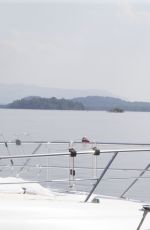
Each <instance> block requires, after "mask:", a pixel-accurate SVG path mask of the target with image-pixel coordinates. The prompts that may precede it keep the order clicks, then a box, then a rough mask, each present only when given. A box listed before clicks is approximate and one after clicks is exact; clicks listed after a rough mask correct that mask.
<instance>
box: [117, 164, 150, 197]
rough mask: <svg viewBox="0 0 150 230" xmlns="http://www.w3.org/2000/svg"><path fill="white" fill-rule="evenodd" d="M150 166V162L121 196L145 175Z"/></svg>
mask: <svg viewBox="0 0 150 230" xmlns="http://www.w3.org/2000/svg"><path fill="white" fill-rule="evenodd" d="M149 168H150V163H149V164H148V165H147V166H146V167H145V169H143V171H142V172H141V173H140V175H139V176H138V178H136V179H135V180H134V181H133V182H132V183H131V184H130V185H129V186H128V187H127V189H126V190H125V191H124V192H123V193H122V194H121V196H120V197H121V198H123V197H124V195H125V194H126V193H127V192H128V191H129V189H130V188H132V187H133V185H134V184H135V183H136V182H137V181H138V180H139V179H140V178H141V177H142V176H143V175H144V173H145V172H146V171H147V170H148V169H149Z"/></svg>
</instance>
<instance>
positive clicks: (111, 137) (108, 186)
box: [0, 110, 150, 200]
mask: <svg viewBox="0 0 150 230" xmlns="http://www.w3.org/2000/svg"><path fill="white" fill-rule="evenodd" d="M0 133H1V134H3V136H1V139H0V140H4V139H5V140H12V139H14V138H20V139H22V140H35V139H36V140H49V141H52V140H81V138H82V137H83V136H87V137H88V138H89V139H90V140H97V141H106V142H121V141H123V142H128V141H129V142H137V143H138V142H148V143H150V113H133V112H125V113H118V114H116V113H108V112H91V111H90V112H87V111H41V110H0ZM15 151H16V150H15ZM22 151H24V150H22ZM43 151H46V150H45V149H43ZM1 154H4V152H3V149H2V148H1ZM109 158H110V155H107V156H100V158H99V159H98V160H97V165H98V167H104V166H105V165H106V162H107V160H108V159H109ZM84 159H85V158H84ZM84 159H83V157H79V158H77V159H76V165H78V166H89V167H90V166H91V162H92V161H95V159H92V158H90V159H89V157H88V158H87V159H86V160H84ZM66 162H67V163H66ZM149 162H150V154H149V153H142V154H137V153H134V154H126V155H125V154H124V155H123V154H122V155H121V156H119V157H118V158H117V160H116V161H115V163H114V164H113V165H112V167H118V168H120V167H125V168H130V167H131V168H133V167H134V168H144V167H145V166H146V165H147V164H148V163H149ZM15 163H18V164H19V163H20V162H19V161H16V162H15ZM34 163H35V162H34ZM30 164H31V163H30ZM41 164H44V163H43V162H42V163H41ZM45 164H49V165H68V158H67V159H66V158H65V157H64V158H63V159H61V160H59V159H49V161H48V163H47V161H46V162H45ZM37 165H39V162H37ZM8 168H9V169H8V170H7V171H6V170H4V172H3V171H2V172H1V175H2V176H6V175H7V176H9V175H14V174H15V173H17V170H18V169H17V170H16V169H15V170H14V168H12V167H10V165H9V164H8ZM42 170H43V169H39V167H37V170H33V169H30V170H28V171H26V172H24V173H23V174H22V175H19V176H20V177H24V178H28V177H29V178H34V179H36V177H37V176H38V179H42V178H43V177H47V178H48V179H51V178H58V176H61V178H64V176H65V175H68V169H67V170H66V171H65V170H64V171H63V172H62V171H61V173H60V174H59V173H58V170H56V169H48V170H47V169H45V172H44V170H43V171H42ZM41 171H42V172H41ZM100 172H101V171H100V170H98V171H97V174H98V175H99V174H100ZM92 173H93V171H91V170H90V169H87V170H86V171H85V170H84V171H83V170H81V169H78V170H77V177H80V176H81V175H82V176H83V177H85V178H86V177H87V175H88V177H91V175H92ZM138 174H139V172H132V173H131V172H127V171H117V172H116V171H111V170H110V171H109V172H108V174H107V175H106V177H105V180H104V181H103V182H102V183H101V186H99V188H98V189H97V192H100V193H102V194H106V195H117V196H119V194H121V192H123V190H124V189H125V188H126V187H127V186H128V185H129V184H130V183H131V182H132V180H133V178H130V179H128V180H127V179H120V180H113V179H112V180H108V177H111V178H112V177H113V178H114V177H121V178H128V177H131V176H132V177H135V176H137V175H138ZM145 176H146V177H149V176H150V173H148V172H147V173H146V174H145ZM47 178H45V179H47ZM84 185H85V186H87V184H86V183H85V184H84ZM88 185H89V184H88ZM90 185H91V184H90ZM61 186H62V185H60V184H59V187H61ZM82 186H83V184H82V185H80V186H79V188H80V189H82ZM87 187H88V186H87ZM88 189H89V187H88ZM149 189H150V179H149V178H145V179H142V180H140V181H139V182H138V183H137V184H136V185H135V186H134V187H133V189H132V190H131V191H129V192H128V194H127V195H128V197H131V198H135V199H143V200H150V195H149Z"/></svg>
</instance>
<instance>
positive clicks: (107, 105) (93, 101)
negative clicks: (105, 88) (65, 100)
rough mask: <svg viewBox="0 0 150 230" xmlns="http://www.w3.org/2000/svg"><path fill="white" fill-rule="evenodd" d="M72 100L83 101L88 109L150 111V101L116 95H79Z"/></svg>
mask: <svg viewBox="0 0 150 230" xmlns="http://www.w3.org/2000/svg"><path fill="white" fill-rule="evenodd" d="M72 100H73V101H75V102H80V103H82V104H83V105H84V107H85V109H87V110H104V111H113V109H116V108H118V109H121V110H126V111H145V112H150V103H149V102H130V101H125V100H122V99H119V98H114V97H99V96H88V97H78V98H74V99H72Z"/></svg>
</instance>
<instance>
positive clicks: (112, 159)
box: [84, 152, 118, 202]
mask: <svg viewBox="0 0 150 230" xmlns="http://www.w3.org/2000/svg"><path fill="white" fill-rule="evenodd" d="M117 154H118V152H115V153H114V155H113V156H112V158H111V159H110V161H109V162H108V164H107V165H106V167H105V169H104V170H103V172H102V174H101V175H100V177H99V179H98V180H97V182H96V183H95V184H94V186H93V188H92V189H91V191H90V193H89V194H88V196H87V197H86V199H85V201H84V202H87V201H88V200H89V198H90V197H91V195H92V194H93V192H94V191H95V189H96V188H97V186H98V184H99V183H100V182H101V180H102V178H103V177H104V175H105V173H106V172H107V170H108V168H109V167H110V165H111V164H112V162H113V161H114V159H115V158H116V156H117Z"/></svg>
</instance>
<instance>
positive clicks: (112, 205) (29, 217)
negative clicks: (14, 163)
mask: <svg viewBox="0 0 150 230" xmlns="http://www.w3.org/2000/svg"><path fill="white" fill-rule="evenodd" d="M93 197H94V196H93ZM84 199H85V195H83V194H68V193H66V194H62V193H60V194H59V193H53V194H52V193H51V194H50V195H33V194H15V193H13V194H11V193H9V194H8V193H7V194H6V193H5V194H4V193H1V194H0V226H1V229H3V230H9V229H15V230H20V229H21V230H25V229H28V230H30V229H36V230H49V229H53V230H62V229H64V230H70V229H73V230H74V229H75V230H76V229H78V230H81V229H94V230H99V229H102V230H109V229H114V230H136V229H137V226H138V224H139V223H140V220H141V217H142V215H143V212H142V211H140V209H141V208H142V206H143V204H142V203H137V202H131V201H126V200H117V199H113V198H106V197H105V198H102V197H101V198H100V203H91V202H88V203H84V202H83V200H84ZM148 229H150V214H148V215H147V217H146V219H145V221H144V224H143V225H142V228H141V230H148Z"/></svg>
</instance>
